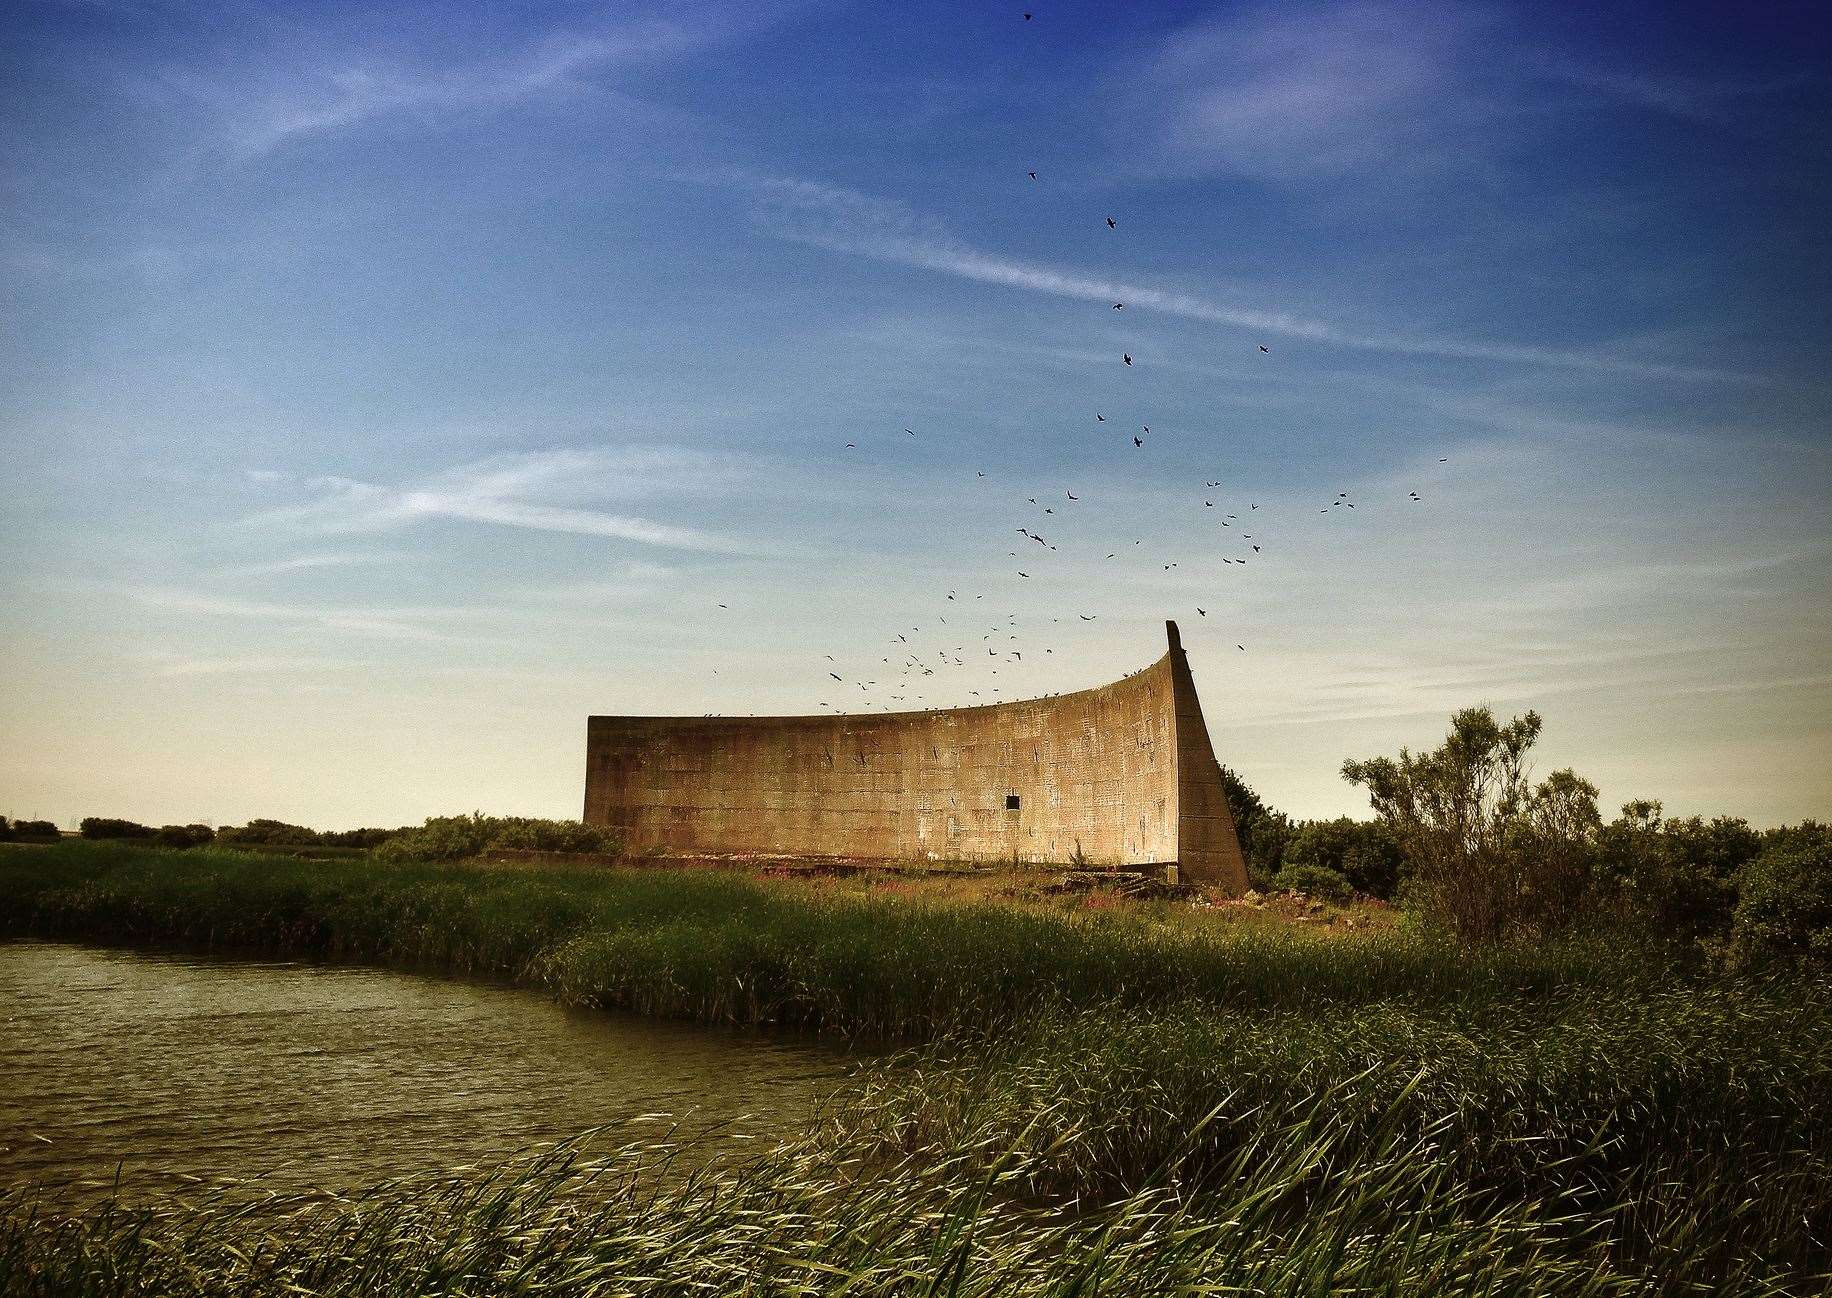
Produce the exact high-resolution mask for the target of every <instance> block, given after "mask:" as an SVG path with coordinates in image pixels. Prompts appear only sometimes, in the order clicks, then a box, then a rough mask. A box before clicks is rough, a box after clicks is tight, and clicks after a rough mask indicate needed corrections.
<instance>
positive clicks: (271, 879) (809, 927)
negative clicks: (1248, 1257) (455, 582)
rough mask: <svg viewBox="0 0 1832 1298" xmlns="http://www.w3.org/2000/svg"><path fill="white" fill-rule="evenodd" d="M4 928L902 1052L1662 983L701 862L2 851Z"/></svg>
mask: <svg viewBox="0 0 1832 1298" xmlns="http://www.w3.org/2000/svg"><path fill="white" fill-rule="evenodd" d="M0 934H15V935H25V934H36V935H41V936H66V937H78V938H84V939H89V940H99V941H115V942H126V943H175V944H184V945H188V946H197V947H206V948H212V949H218V950H225V951H242V952H252V953H262V954H272V955H294V956H300V957H305V958H309V959H316V960H341V961H362V962H373V963H380V964H389V965H398V966H404V967H414V968H432V969H439V970H446V971H450V972H453V973H459V974H478V975H489V976H496V977H503V978H509V979H514V980H517V981H520V982H523V983H527V984H531V985H534V986H538V987H542V988H545V989H546V990H547V991H549V992H550V993H551V994H553V995H554V996H556V997H558V998H560V999H561V1000H563V1001H565V1002H567V1003H569V1004H574V1005H581V1006H597V1007H605V1008H609V1007H621V1008H628V1009H633V1010H637V1011H639V1012H642V1013H645V1014H652V1015H665V1016H673V1017H681V1018H692V1019H701V1020H707V1021H721V1022H746V1023H775V1024H782V1025H788V1026H797V1027H805V1028H812V1029H816V1030H819V1031H823V1032H829V1033H835V1034H849V1035H857V1036H867V1037H874V1038H879V1039H893V1040H894V1039H906V1040H922V1039H927V1038H929V1037H933V1036H936V1035H938V1034H943V1033H960V1032H963V1031H973V1032H980V1033H986V1032H994V1031H997V1030H1000V1029H1002V1028H1003V1027H1005V1026H1006V1025H1008V1024H1011V1023H1015V1022H1020V1021H1024V1020H1028V1019H1029V1018H1031V1017H1033V1016H1034V1015H1036V1014H1037V1013H1038V1012H1039V1011H1040V1010H1043V1009H1046V1008H1049V1007H1051V1006H1056V1007H1072V1006H1077V1005H1091V1004H1105V1003H1117V1004H1122V1005H1127V1006H1134V1007H1149V1006H1161V1005H1182V1004H1205V1005H1214V1006H1227V1007H1231V1008H1236V1009H1242V1010H1266V1009H1272V1008H1277V1007H1291V1008H1301V1007H1305V1006H1326V1005H1357V1004H1369V1003H1373V1002H1378V1001H1384V1000H1402V1001H1405V1002H1406V1003H1409V1004H1415V1005H1422V1004H1445V1005H1458V1006H1468V1005H1472V1004H1475V1003H1478V1002H1484V1001H1495V1000H1501V1001H1514V1000H1519V999H1523V998H1525V999H1540V998H1545V997H1556V996H1559V995H1563V994H1565V993H1566V992H1567V991H1569V990H1570V989H1571V988H1574V987H1586V986H1593V987H1594V986H1607V987H1612V988H1615V989H1618V990H1620V991H1622V992H1624V993H1628V992H1631V991H1632V990H1633V989H1635V988H1638V987H1641V988H1647V987H1653V986H1656V985H1658V984H1659V983H1661V982H1662V981H1664V980H1666V979H1669V978H1671V977H1674V976H1677V975H1676V974H1675V973H1674V971H1672V970H1670V969H1668V968H1666V967H1664V966H1658V965H1656V964H1654V963H1651V962H1650V961H1649V960H1648V959H1646V958H1644V957H1643V956H1642V954H1641V953H1639V952H1636V951H1633V950H1626V949H1623V948H1621V947H1619V946H1616V945H1612V944H1603V943H1585V942H1565V943H1561V944H1557V945H1549V946H1542V947H1532V948H1529V947H1524V946H1517V947H1507V948H1497V949H1493V950H1489V951H1485V952H1480V953H1473V954H1472V953H1470V952H1465V951H1459V950H1457V949H1456V948H1454V947H1451V946H1449V945H1447V944H1445V943H1443V942H1439V941H1433V940H1431V939H1429V938H1425V937H1421V936H1416V935H1406V934H1396V935H1388V936H1385V937H1382V938H1380V939H1368V940H1362V939H1356V940H1348V941H1336V940H1327V939H1323V938H1319V937H1316V936H1314V935H1311V934H1308V933H1305V932H1302V931H1297V930H1269V929H1267V928H1265V927H1263V926H1251V925H1244V926H1239V927H1236V928H1230V929H1225V930H1224V929H1219V928H1216V927H1215V926H1208V925H1203V926H1198V925H1188V926H1184V925H1179V924H1176V923H1174V922H1173V923H1166V922H1162V913H1161V912H1153V911H1151V910H1149V909H1145V910H1141V911H1127V910H1122V911H1113V912H1105V913H1099V914H1094V913H1090V914H1085V915H1066V914H1065V915H1054V914H1046V913H1040V912H1035V911H1026V910H1021V909H1017V908H1013V907H1009V906H1002V905H996V904H976V905H965V904H938V903H933V902H925V901H922V900H920V899H915V898H909V897H873V896H857V895H844V894H836V893H832V892H824V891H821V890H818V889H809V888H805V887H798V886H795V885H789V884H784V883H782V882H779V881H773V880H772V881H763V880H757V879H752V878H749V877H746V876H743V875H738V874H733V873H727V872H721V871H711V870H692V871H683V870H614V871H605V870H593V869H557V870H527V869H513V868H502V867H484V866H464V865H391V866H381V865H377V864H375V863H372V862H353V861H302V860H290V859H278V858H274V857H267V856H255V855H246V854H238V853H233V852H221V851H195V850H194V851H190V852H183V853H176V852H159V851H155V850H150V849H145V848H135V847H130V846H124V845H114V844H65V845H59V846H55V847H47V848H17V849H10V850H9V851H8V852H6V853H5V854H4V855H0Z"/></svg>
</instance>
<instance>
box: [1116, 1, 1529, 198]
mask: <svg viewBox="0 0 1832 1298" xmlns="http://www.w3.org/2000/svg"><path fill="white" fill-rule="evenodd" d="M1492 22H1493V17H1492V15H1491V14H1488V13H1485V11H1484V10H1482V9H1480V8H1478V7H1474V6H1446V5H1442V4H1434V3H1424V2H1422V0H1406V2H1403V3H1376V2H1372V0H1353V2H1351V3H1322V4H1318V3H1280V4H1276V5H1274V4H1266V3H1248V4H1244V5H1239V6H1229V7H1228V8H1226V9H1225V10H1222V11H1220V12H1219V13H1218V14H1217V15H1215V16H1213V17H1209V18H1205V19H1201V20H1198V21H1196V22H1193V23H1190V24H1188V25H1186V26H1184V27H1182V28H1181V29H1179V30H1177V31H1175V32H1173V33H1171V34H1170V35H1169V36H1167V37H1165V38H1164V39H1163V40H1162V41H1161V42H1160V43H1158V44H1157V45H1156V46H1155V47H1154V48H1152V49H1150V50H1149V51H1147V52H1146V54H1145V55H1144V57H1143V58H1142V59H1141V60H1140V61H1139V64H1138V65H1137V66H1134V67H1130V68H1128V70H1127V77H1126V82H1127V89H1126V90H1125V91H1124V102H1123V105H1122V108H1121V112H1122V113H1123V115H1124V117H1125V119H1126V120H1127V122H1128V124H1129V125H1130V126H1132V127H1133V128H1134V129H1135V130H1137V131H1138V132H1140V133H1141V134H1142V135H1143V136H1144V138H1145V141H1146V143H1147V145H1148V147H1150V148H1153V149H1155V150H1156V151H1157V152H1158V153H1159V154H1160V155H1161V156H1162V157H1163V158H1164V159H1165V160H1167V161H1171V162H1174V163H1175V164H1176V165H1177V166H1179V167H1181V168H1186V169H1192V170H1196V171H1206V170H1224V171H1231V172H1235V173H1237V174H1241V175H1249V176H1255V177H1259V178H1262V179H1267V180H1276V181H1287V180H1312V179H1318V178H1330V177H1336V176H1342V175H1346V174H1349V173H1351V172H1355V171H1359V170H1362V169H1363V168H1365V167H1367V166H1369V165H1371V164H1373V163H1377V162H1384V161H1385V160H1387V159H1390V158H1394V157H1396V156H1401V155H1403V156H1406V157H1410V158H1415V159H1416V158H1418V157H1420V156H1424V155H1427V154H1429V155H1433V156H1435V155H1436V154H1437V152H1438V151H1439V150H1441V149H1442V148H1444V147H1445V145H1446V144H1447V143H1448V142H1449V141H1448V138H1447V137H1449V136H1451V135H1454V136H1456V137H1458V138H1462V137H1465V136H1467V135H1470V134H1473V133H1474V132H1476V131H1477V130H1479V129H1482V127H1483V125H1484V123H1483V122H1482V121H1480V120H1478V119H1479V118H1480V119H1487V118H1492V116H1493V111H1492V108H1493V106H1492V105H1490V104H1486V103H1485V102H1484V100H1483V99H1482V97H1480V96H1478V95H1476V94H1474V93H1473V90H1472V87H1471V86H1470V85H1469V83H1468V79H1467V75H1466V69H1467V64H1468V62H1469V61H1470V59H1471V57H1472V55H1473V53H1474V52H1476V51H1477V50H1479V49H1480V48H1481V47H1482V45H1483V44H1484V42H1483V41H1482V36H1483V33H1484V29H1485V28H1486V27H1488V26H1490V25H1492ZM1489 124H1491V125H1492V123H1489Z"/></svg>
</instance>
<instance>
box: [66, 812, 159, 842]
mask: <svg viewBox="0 0 1832 1298" xmlns="http://www.w3.org/2000/svg"><path fill="white" fill-rule="evenodd" d="M82 831H83V837H84V838H151V837H152V836H153V831H152V830H151V829H150V828H148V827H147V826H145V825H140V824H135V823H134V822H133V821H131V820H113V819H110V818H109V817H106V816H85V817H83V824H82Z"/></svg>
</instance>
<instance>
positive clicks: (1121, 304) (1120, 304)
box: [1113, 302, 1126, 311]
mask: <svg viewBox="0 0 1832 1298" xmlns="http://www.w3.org/2000/svg"><path fill="white" fill-rule="evenodd" d="M1113 309H1114V310H1115V311H1124V310H1125V309H1126V304H1125V303H1124V302H1115V303H1114V304H1113Z"/></svg>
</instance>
